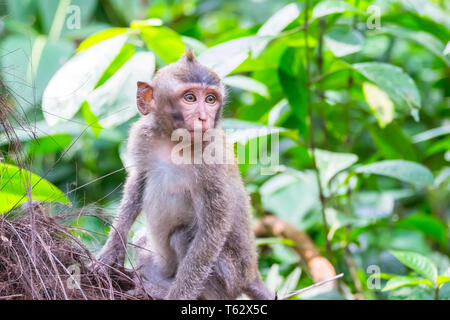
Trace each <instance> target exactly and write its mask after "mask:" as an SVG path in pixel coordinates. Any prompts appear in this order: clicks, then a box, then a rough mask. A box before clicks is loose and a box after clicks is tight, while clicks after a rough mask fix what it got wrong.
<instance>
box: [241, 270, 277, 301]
mask: <svg viewBox="0 0 450 320" xmlns="http://www.w3.org/2000/svg"><path fill="white" fill-rule="evenodd" d="M244 293H245V294H246V295H248V296H249V298H250V299H252V300H273V299H275V295H274V294H273V293H271V292H270V291H269V289H267V287H266V285H265V284H264V282H262V280H261V277H260V276H259V275H258V276H257V277H256V279H255V280H254V281H253V282H252V283H251V284H250V285H249V286H248V287H247V288H245V289H244Z"/></svg>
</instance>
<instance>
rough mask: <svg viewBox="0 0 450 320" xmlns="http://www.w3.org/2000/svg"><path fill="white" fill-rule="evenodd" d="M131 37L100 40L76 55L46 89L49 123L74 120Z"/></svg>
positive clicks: (46, 116)
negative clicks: (82, 104) (83, 103)
mask: <svg viewBox="0 0 450 320" xmlns="http://www.w3.org/2000/svg"><path fill="white" fill-rule="evenodd" d="M126 40H127V36H125V35H119V36H116V37H114V38H111V39H108V40H105V41H102V42H99V43H97V44H95V45H93V46H92V47H90V48H89V49H86V50H83V51H81V52H79V53H77V54H76V55H75V56H74V57H72V58H71V59H70V60H69V61H68V62H66V64H64V65H63V67H62V68H61V69H59V70H58V71H57V72H56V73H55V75H54V76H53V77H52V79H51V80H50V82H49V84H48V85H47V87H46V88H45V91H44V94H43V97H42V110H43V112H44V117H45V120H46V121H47V123H48V124H49V125H55V124H57V123H58V122H64V121H67V120H69V119H71V118H72V117H73V116H74V115H75V114H76V113H77V112H78V110H79V109H80V107H81V103H82V102H83V101H84V100H86V97H87V96H88V95H89V93H90V92H91V91H92V90H93V88H94V86H95V84H96V83H97V82H98V79H100V77H101V75H102V73H103V72H104V70H105V69H106V68H107V67H108V66H109V65H110V64H111V61H113V59H114V58H115V57H116V56H117V54H118V53H119V51H120V49H121V48H122V46H123V45H124V44H125V42H126Z"/></svg>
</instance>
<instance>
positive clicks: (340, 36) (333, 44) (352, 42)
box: [324, 25, 364, 57]
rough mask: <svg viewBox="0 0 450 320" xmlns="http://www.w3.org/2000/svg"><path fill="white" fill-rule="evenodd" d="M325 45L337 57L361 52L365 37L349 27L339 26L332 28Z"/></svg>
mask: <svg viewBox="0 0 450 320" xmlns="http://www.w3.org/2000/svg"><path fill="white" fill-rule="evenodd" d="M324 39H325V45H326V46H327V47H328V49H330V50H331V52H333V54H334V55H335V56H336V57H344V56H346V55H349V54H352V53H355V52H358V51H361V49H362V48H363V44H364V37H363V35H362V34H361V32H359V31H358V30H355V29H353V28H352V27H350V26H347V25H339V26H335V27H332V28H330V29H329V30H328V31H327V32H326V34H325V36H324Z"/></svg>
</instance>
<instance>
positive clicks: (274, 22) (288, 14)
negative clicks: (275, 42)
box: [252, 3, 301, 58]
mask: <svg viewBox="0 0 450 320" xmlns="http://www.w3.org/2000/svg"><path fill="white" fill-rule="evenodd" d="M300 11H301V10H300V8H299V5H298V4H297V3H290V4H288V5H286V6H284V7H283V8H281V9H280V10H278V11H277V12H276V13H275V14H274V15H273V16H271V17H270V18H269V19H268V20H267V21H266V22H265V23H264V24H263V25H262V26H261V28H259V30H258V32H257V34H256V35H257V36H260V37H267V39H266V41H261V42H258V43H257V44H255V46H253V47H252V57H254V58H255V57H257V56H259V55H260V53H261V52H262V51H263V50H264V48H265V47H266V46H267V44H268V43H269V42H270V40H271V39H272V37H274V36H276V35H278V34H279V33H280V32H281V31H283V30H284V29H285V28H286V27H287V26H288V25H289V24H290V23H291V22H292V21H294V20H295V19H297V18H298V16H299V15H300Z"/></svg>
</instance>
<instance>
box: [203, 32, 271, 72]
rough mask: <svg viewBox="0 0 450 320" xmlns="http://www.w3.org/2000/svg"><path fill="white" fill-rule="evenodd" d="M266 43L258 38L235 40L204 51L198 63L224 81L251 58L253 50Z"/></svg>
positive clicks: (263, 39) (263, 38) (261, 38)
mask: <svg viewBox="0 0 450 320" xmlns="http://www.w3.org/2000/svg"><path fill="white" fill-rule="evenodd" d="M265 41H266V38H265V37H258V36H250V37H243V38H238V39H233V40H230V41H227V42H223V43H220V44H218V45H216V46H214V47H211V48H209V49H208V50H206V51H204V52H203V53H202V54H201V55H200V56H199V57H198V61H199V62H200V63H201V64H203V65H205V66H207V67H208V68H211V69H212V70H214V71H215V72H216V73H217V74H218V75H219V77H220V78H222V79H223V78H225V76H227V75H228V74H229V73H231V72H232V71H233V70H234V69H236V68H237V67H239V65H240V64H241V63H242V62H244V61H245V60H246V59H247V58H248V57H249V54H250V50H251V49H252V48H254V47H255V46H258V43H261V42H265Z"/></svg>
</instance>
